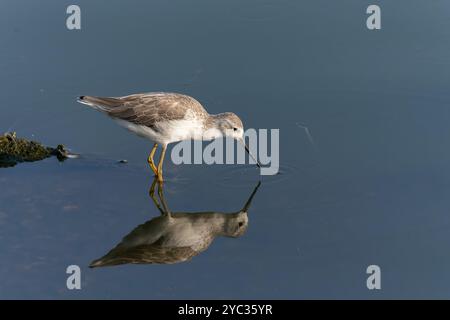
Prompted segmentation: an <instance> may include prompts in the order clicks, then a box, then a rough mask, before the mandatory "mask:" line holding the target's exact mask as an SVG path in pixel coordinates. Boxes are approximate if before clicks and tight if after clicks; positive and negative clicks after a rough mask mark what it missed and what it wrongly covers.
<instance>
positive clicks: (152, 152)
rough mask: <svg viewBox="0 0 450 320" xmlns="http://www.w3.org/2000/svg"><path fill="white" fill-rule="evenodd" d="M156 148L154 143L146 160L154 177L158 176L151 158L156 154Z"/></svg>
mask: <svg viewBox="0 0 450 320" xmlns="http://www.w3.org/2000/svg"><path fill="white" fill-rule="evenodd" d="M157 148H158V144H157V143H155V144H154V145H153V149H152V151H150V155H149V156H148V158H147V162H148V164H149V165H150V168H152V171H153V173H154V174H155V176H157V175H158V169H156V166H155V162H154V161H153V156H154V155H155V152H156V149H157Z"/></svg>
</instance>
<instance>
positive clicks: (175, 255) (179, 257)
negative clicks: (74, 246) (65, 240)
mask: <svg viewBox="0 0 450 320" xmlns="http://www.w3.org/2000/svg"><path fill="white" fill-rule="evenodd" d="M197 254H199V252H197V251H195V250H193V249H192V248H190V247H161V246H158V245H154V244H151V245H148V244H142V245H139V246H135V247H132V248H126V249H122V250H120V249H117V248H115V249H112V250H111V251H110V252H108V253H107V254H106V255H105V256H103V257H102V258H100V259H97V260H94V261H93V262H92V263H91V264H90V266H89V267H91V268H95V267H106V266H115V265H120V264H128V263H131V264H154V263H157V264H172V263H177V262H183V261H187V260H190V259H191V258H192V257H193V256H195V255H197Z"/></svg>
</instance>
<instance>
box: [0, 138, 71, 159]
mask: <svg viewBox="0 0 450 320" xmlns="http://www.w3.org/2000/svg"><path fill="white" fill-rule="evenodd" d="M68 155H69V153H68V151H67V150H66V149H65V147H64V146H63V145H61V144H60V145H58V146H57V147H56V148H51V147H46V146H44V145H42V144H41V143H39V142H36V141H30V140H27V139H23V138H17V137H16V133H15V132H10V133H5V134H3V135H0V167H13V166H15V165H16V164H17V163H19V162H32V161H39V160H43V159H45V158H48V157H51V156H55V157H57V158H58V160H59V161H64V160H65V159H67V157H68Z"/></svg>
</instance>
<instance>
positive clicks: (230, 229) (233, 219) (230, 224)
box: [224, 211, 248, 238]
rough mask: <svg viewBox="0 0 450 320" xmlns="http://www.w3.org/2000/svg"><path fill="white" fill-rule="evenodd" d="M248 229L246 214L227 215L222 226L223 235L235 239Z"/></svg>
mask: <svg viewBox="0 0 450 320" xmlns="http://www.w3.org/2000/svg"><path fill="white" fill-rule="evenodd" d="M247 227H248V216H247V212H243V211H241V212H239V213H237V214H232V215H229V217H228V218H227V220H226V222H225V225H224V234H225V236H227V237H232V238H237V237H240V236H242V235H243V234H244V233H245V231H246V230H247Z"/></svg>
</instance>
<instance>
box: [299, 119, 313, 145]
mask: <svg viewBox="0 0 450 320" xmlns="http://www.w3.org/2000/svg"><path fill="white" fill-rule="evenodd" d="M295 125H296V126H297V127H299V128H302V129H303V130H305V133H306V136H307V137H308V141H309V143H311V145H312V146H313V147H314V148H316V144H315V143H314V139H313V137H312V135H311V133H310V132H309V128H308V127H307V126H305V125H303V124H301V123H298V122H296V123H295Z"/></svg>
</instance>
